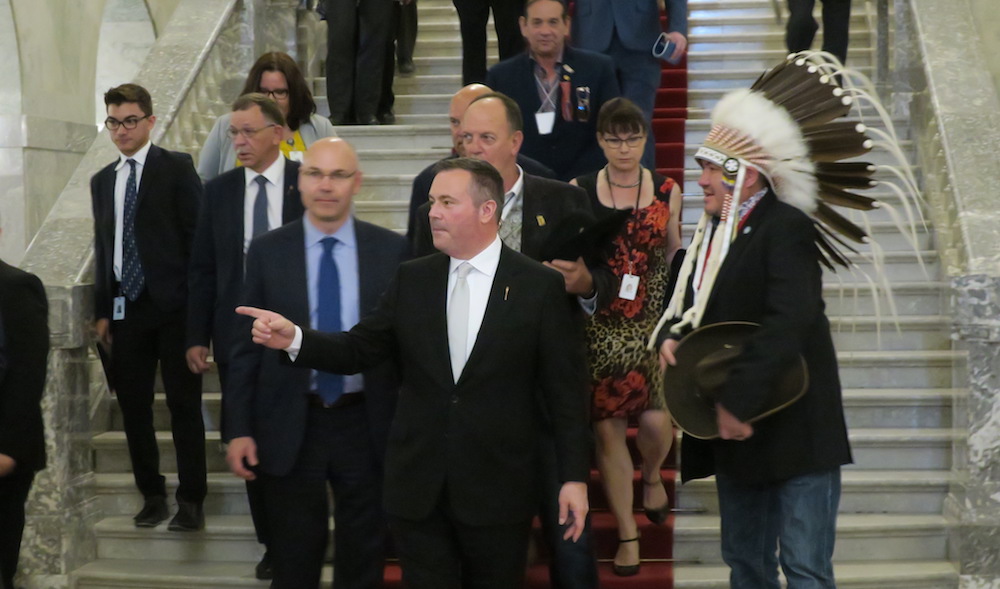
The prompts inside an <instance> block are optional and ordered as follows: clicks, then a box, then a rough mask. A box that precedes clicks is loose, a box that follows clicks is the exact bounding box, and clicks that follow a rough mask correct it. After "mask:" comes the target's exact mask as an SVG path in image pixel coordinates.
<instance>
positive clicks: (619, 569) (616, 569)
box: [611, 536, 639, 577]
mask: <svg viewBox="0 0 1000 589" xmlns="http://www.w3.org/2000/svg"><path fill="white" fill-rule="evenodd" d="M638 541H639V536H636V537H635V538H629V539H628V540H621V539H619V540H618V543H619V544H625V543H628V542H638ZM611 571H612V572H613V573H614V574H616V575H618V576H619V577H634V576H635V575H638V574H639V565H638V563H637V564H618V563H617V562H612V563H611Z"/></svg>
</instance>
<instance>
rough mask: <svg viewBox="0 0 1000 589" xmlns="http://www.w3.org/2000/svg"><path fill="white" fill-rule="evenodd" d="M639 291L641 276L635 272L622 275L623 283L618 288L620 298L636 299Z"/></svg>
mask: <svg viewBox="0 0 1000 589" xmlns="http://www.w3.org/2000/svg"><path fill="white" fill-rule="evenodd" d="M638 292H639V277H638V276H636V275H635V274H626V275H625V276H622V285H621V288H619V289H618V298H620V299H625V300H626V301H634V300H635V295H636V294H638Z"/></svg>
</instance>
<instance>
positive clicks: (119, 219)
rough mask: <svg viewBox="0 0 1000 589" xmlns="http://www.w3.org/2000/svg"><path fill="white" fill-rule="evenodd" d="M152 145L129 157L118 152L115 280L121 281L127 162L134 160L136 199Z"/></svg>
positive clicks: (129, 171) (144, 146)
mask: <svg viewBox="0 0 1000 589" xmlns="http://www.w3.org/2000/svg"><path fill="white" fill-rule="evenodd" d="M152 144H153V143H152V142H150V141H147V142H146V145H143V146H142V147H141V148H139V151H137V152H135V153H134V154H132V155H131V156H127V155H125V154H124V153H121V152H118V165H116V166H115V251H114V260H113V262H112V264H113V266H112V267H113V269H114V271H115V280H117V281H118V282H121V281H122V239H123V238H124V235H125V222H124V221H125V185H126V184H128V175H129V173H131V171H132V166H130V165H128V163H127V162H128V160H130V159H132V160H135V193H136V196H137V197H138V195H139V186H140V185H141V184H142V171H143V170H144V169H145V168H146V156H148V155H149V146H150V145H152Z"/></svg>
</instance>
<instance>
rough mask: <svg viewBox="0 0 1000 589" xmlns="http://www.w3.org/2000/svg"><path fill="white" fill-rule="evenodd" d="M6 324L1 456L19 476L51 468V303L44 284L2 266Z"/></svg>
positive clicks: (0, 297)
mask: <svg viewBox="0 0 1000 589" xmlns="http://www.w3.org/2000/svg"><path fill="white" fill-rule="evenodd" d="M0 323H2V332H3V334H4V340H5V341H4V346H3V347H4V351H5V353H6V356H7V367H6V371H5V372H4V373H3V374H2V375H0V454H6V455H7V456H10V457H11V458H13V459H14V460H15V461H16V462H17V465H16V467H15V468H16V469H17V470H18V471H21V470H28V471H36V470H41V469H43V468H45V427H44V426H43V424H42V408H41V400H42V391H43V390H44V389H45V373H46V365H47V358H48V354H49V301H48V299H47V298H46V297H45V289H44V288H43V287H42V281H41V280H39V279H38V277H37V276H35V275H34V274H28V273H27V272H24V271H22V270H19V269H17V268H15V267H13V266H10V265H8V264H6V263H4V262H2V261H0Z"/></svg>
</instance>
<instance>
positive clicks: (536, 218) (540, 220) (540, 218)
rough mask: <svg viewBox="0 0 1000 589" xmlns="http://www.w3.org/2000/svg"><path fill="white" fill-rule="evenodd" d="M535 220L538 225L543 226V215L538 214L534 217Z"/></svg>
mask: <svg viewBox="0 0 1000 589" xmlns="http://www.w3.org/2000/svg"><path fill="white" fill-rule="evenodd" d="M535 221H537V222H538V226H539V227H545V217H543V216H541V215H538V216H537V217H535Z"/></svg>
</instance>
